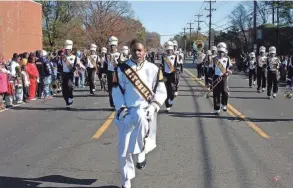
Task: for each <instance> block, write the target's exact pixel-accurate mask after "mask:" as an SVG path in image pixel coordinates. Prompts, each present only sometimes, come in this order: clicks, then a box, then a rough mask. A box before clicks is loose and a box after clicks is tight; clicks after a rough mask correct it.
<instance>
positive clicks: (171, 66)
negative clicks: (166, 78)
mask: <svg viewBox="0 0 293 188" xmlns="http://www.w3.org/2000/svg"><path fill="white" fill-rule="evenodd" d="M163 59H164V61H165V63H167V65H168V67H169V69H170V70H171V72H174V66H173V65H172V63H171V62H170V60H169V59H168V58H167V57H166V56H165V57H163Z"/></svg>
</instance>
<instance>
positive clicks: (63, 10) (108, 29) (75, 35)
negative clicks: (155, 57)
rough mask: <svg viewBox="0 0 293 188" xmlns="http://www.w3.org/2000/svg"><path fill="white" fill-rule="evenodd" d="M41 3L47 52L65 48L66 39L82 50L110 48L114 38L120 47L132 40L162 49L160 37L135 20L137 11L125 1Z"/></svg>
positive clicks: (43, 0) (101, 0)
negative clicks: (110, 41)
mask: <svg viewBox="0 0 293 188" xmlns="http://www.w3.org/2000/svg"><path fill="white" fill-rule="evenodd" d="M37 2H38V3H41V4H42V13H43V46H44V49H47V50H55V49H59V48H62V47H63V43H64V41H65V40H66V39H71V40H73V42H74V47H75V48H78V49H82V48H84V47H88V45H89V44H91V43H95V44H96V45H97V46H98V47H99V48H101V47H103V46H107V40H108V38H109V37H110V36H111V35H114V36H116V37H118V39H119V45H121V46H122V45H129V42H130V41H131V40H132V39H133V38H140V39H142V40H144V41H145V42H146V44H147V46H148V48H153V47H156V46H160V35H159V34H158V33H155V32H148V31H147V30H146V28H145V27H144V26H143V24H142V23H141V22H140V21H139V20H137V19H135V18H134V15H135V12H134V10H133V9H132V6H131V4H130V3H129V2H126V1H104V0H98V1H45V0H42V1H37Z"/></svg>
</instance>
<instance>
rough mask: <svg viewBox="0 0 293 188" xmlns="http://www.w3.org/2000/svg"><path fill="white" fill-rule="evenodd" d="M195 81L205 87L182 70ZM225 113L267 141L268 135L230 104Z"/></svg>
mask: <svg viewBox="0 0 293 188" xmlns="http://www.w3.org/2000/svg"><path fill="white" fill-rule="evenodd" d="M184 70H185V71H186V72H187V73H188V74H189V75H190V76H191V77H192V78H193V79H194V80H195V81H197V82H198V83H199V84H200V85H201V86H203V87H205V84H204V83H203V82H202V81H201V80H200V79H198V78H196V77H195V76H194V74H192V73H191V72H190V71H189V70H187V69H184ZM207 91H208V89H207ZM227 113H228V114H229V115H230V116H232V117H239V118H241V119H242V120H244V121H245V122H246V123H247V124H248V126H249V127H250V128H252V129H253V130H254V131H255V132H256V133H257V134H258V135H260V136H261V137H263V138H265V139H269V138H270V137H269V135H268V134H266V133H265V132H264V131H263V130H262V129H261V128H259V126H257V125H256V124H255V123H253V122H252V121H251V120H250V119H249V118H247V117H245V115H244V114H242V113H240V112H239V111H238V110H236V108H235V107H233V106H232V105H231V104H228V105H227Z"/></svg>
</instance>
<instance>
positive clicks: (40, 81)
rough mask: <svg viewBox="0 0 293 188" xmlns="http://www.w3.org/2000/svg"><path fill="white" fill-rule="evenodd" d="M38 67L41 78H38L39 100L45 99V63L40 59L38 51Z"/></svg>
mask: <svg viewBox="0 0 293 188" xmlns="http://www.w3.org/2000/svg"><path fill="white" fill-rule="evenodd" d="M35 59H36V66H37V69H38V72H39V77H38V78H37V83H38V84H37V96H38V97H39V98H44V82H43V80H44V69H43V63H42V62H41V59H40V51H36V58H35Z"/></svg>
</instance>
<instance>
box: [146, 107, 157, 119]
mask: <svg viewBox="0 0 293 188" xmlns="http://www.w3.org/2000/svg"><path fill="white" fill-rule="evenodd" d="M159 109H160V107H159V106H158V105H157V104H155V103H152V104H150V105H149V106H148V108H147V110H146V116H147V119H149V120H150V119H152V118H153V116H154V114H155V113H156V112H158V111H159Z"/></svg>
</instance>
